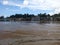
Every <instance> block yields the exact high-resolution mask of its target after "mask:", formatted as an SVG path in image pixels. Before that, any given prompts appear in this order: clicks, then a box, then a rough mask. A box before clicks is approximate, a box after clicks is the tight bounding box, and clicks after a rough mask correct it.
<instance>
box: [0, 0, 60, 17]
mask: <svg viewBox="0 0 60 45" xmlns="http://www.w3.org/2000/svg"><path fill="white" fill-rule="evenodd" d="M59 12H60V0H0V16H5V17H6V16H10V15H13V14H24V13H29V14H35V15H36V14H39V13H47V14H51V15H52V14H55V13H59Z"/></svg>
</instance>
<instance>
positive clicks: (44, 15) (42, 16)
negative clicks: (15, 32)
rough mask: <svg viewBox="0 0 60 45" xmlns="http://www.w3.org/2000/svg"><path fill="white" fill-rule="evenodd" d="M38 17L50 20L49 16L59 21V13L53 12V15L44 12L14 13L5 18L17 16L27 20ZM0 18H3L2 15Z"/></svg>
mask: <svg viewBox="0 0 60 45" xmlns="http://www.w3.org/2000/svg"><path fill="white" fill-rule="evenodd" d="M37 16H38V17H40V18H39V19H40V20H51V17H52V19H53V21H56V20H57V21H60V13H58V14H54V15H52V16H51V15H50V14H46V13H43V14H42V13H40V14H37V15H34V14H15V15H10V16H9V17H6V19H10V18H12V19H14V18H16V19H18V18H23V20H25V21H27V20H28V21H29V20H31V19H32V18H33V17H37ZM0 19H5V18H4V16H0Z"/></svg>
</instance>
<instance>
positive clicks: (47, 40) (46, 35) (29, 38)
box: [0, 30, 60, 45]
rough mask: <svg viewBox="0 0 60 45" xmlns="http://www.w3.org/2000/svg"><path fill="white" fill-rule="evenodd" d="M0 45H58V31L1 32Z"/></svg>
mask: <svg viewBox="0 0 60 45" xmlns="http://www.w3.org/2000/svg"><path fill="white" fill-rule="evenodd" d="M0 45H60V31H47V30H40V31H34V30H31V31H27V30H26V31H24V30H16V31H2V32H0Z"/></svg>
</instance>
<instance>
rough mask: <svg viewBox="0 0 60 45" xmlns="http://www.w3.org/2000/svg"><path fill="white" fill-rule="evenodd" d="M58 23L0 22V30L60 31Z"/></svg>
mask: <svg viewBox="0 0 60 45" xmlns="http://www.w3.org/2000/svg"><path fill="white" fill-rule="evenodd" d="M59 23H60V22H49V23H40V22H39V23H37V22H26V21H25V22H0V30H60V24H59Z"/></svg>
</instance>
